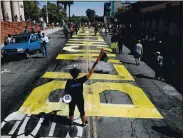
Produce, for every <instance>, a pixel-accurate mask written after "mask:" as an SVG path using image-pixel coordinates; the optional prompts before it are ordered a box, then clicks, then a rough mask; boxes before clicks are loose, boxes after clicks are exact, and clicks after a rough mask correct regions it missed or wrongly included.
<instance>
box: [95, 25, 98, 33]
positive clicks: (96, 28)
mask: <svg viewBox="0 0 183 138" xmlns="http://www.w3.org/2000/svg"><path fill="white" fill-rule="evenodd" d="M97 31H98V26H97V24H95V35H97Z"/></svg>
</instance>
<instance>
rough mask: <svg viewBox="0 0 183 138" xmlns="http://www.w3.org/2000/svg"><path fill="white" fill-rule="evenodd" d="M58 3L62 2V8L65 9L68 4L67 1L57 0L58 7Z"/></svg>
mask: <svg viewBox="0 0 183 138" xmlns="http://www.w3.org/2000/svg"><path fill="white" fill-rule="evenodd" d="M60 4H63V5H64V10H65V11H67V4H68V1H63V0H62V1H61V0H57V6H58V7H59V5H60Z"/></svg>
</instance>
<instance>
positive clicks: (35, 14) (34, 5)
mask: <svg viewBox="0 0 183 138" xmlns="http://www.w3.org/2000/svg"><path fill="white" fill-rule="evenodd" d="M24 13H25V18H26V19H29V18H30V19H31V20H36V21H38V20H39V17H40V8H39V6H38V2H36V1H24Z"/></svg>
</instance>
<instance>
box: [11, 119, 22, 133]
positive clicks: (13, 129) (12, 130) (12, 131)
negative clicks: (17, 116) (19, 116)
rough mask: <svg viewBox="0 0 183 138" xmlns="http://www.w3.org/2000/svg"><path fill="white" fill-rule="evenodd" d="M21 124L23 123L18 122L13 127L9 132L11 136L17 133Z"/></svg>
mask: <svg viewBox="0 0 183 138" xmlns="http://www.w3.org/2000/svg"><path fill="white" fill-rule="evenodd" d="M20 123H21V121H17V122H16V123H15V125H14V126H13V128H12V129H11V131H10V132H9V135H13V134H14V133H15V130H16V129H17V128H18V126H19V124H20Z"/></svg>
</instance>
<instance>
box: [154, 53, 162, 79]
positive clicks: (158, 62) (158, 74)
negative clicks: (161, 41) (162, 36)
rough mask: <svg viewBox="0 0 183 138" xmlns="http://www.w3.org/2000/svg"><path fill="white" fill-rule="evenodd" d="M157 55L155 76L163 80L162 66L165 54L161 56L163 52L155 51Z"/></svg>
mask: <svg viewBox="0 0 183 138" xmlns="http://www.w3.org/2000/svg"><path fill="white" fill-rule="evenodd" d="M155 55H156V57H155V59H156V65H155V77H156V79H158V80H159V79H160V80H162V73H163V71H162V68H163V56H161V53H160V52H159V51H158V52H156V53H155Z"/></svg>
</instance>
